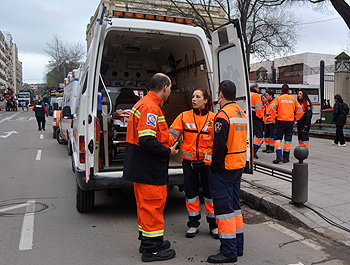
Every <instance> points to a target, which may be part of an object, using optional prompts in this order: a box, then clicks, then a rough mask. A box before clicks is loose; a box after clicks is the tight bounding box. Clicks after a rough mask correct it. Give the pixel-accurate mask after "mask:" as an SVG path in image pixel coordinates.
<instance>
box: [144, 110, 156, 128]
mask: <svg viewBox="0 0 350 265" xmlns="http://www.w3.org/2000/svg"><path fill="white" fill-rule="evenodd" d="M156 123H157V115H155V114H153V113H147V122H146V124H147V125H151V126H153V127H156Z"/></svg>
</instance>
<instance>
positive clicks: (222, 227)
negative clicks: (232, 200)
mask: <svg viewBox="0 0 350 265" xmlns="http://www.w3.org/2000/svg"><path fill="white" fill-rule="evenodd" d="M216 223H217V224H218V231H219V237H220V238H226V239H229V238H236V220H235V213H234V212H233V213H228V214H220V215H217V216H216Z"/></svg>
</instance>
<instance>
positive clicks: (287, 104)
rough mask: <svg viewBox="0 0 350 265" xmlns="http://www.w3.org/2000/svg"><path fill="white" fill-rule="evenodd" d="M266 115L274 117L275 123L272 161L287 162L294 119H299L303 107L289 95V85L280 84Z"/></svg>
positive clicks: (275, 162) (276, 162)
mask: <svg viewBox="0 0 350 265" xmlns="http://www.w3.org/2000/svg"><path fill="white" fill-rule="evenodd" d="M267 115H268V116H270V115H272V118H273V119H274V118H276V125H275V150H276V159H275V160H273V161H272V162H273V163H274V164H278V163H280V162H283V163H288V162H289V154H290V149H291V148H292V137H293V127H294V120H295V119H296V120H299V119H300V118H301V117H302V116H303V109H302V108H301V106H300V104H299V103H298V101H297V100H296V98H294V97H293V96H291V95H289V86H288V85H287V84H284V85H283V86H282V94H281V95H280V96H278V97H276V98H275V99H274V100H273V101H272V103H271V107H270V110H269V112H268V113H267ZM283 136H284V147H283V156H282V140H283Z"/></svg>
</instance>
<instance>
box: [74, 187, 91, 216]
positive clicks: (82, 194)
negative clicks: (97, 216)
mask: <svg viewBox="0 0 350 265" xmlns="http://www.w3.org/2000/svg"><path fill="white" fill-rule="evenodd" d="M94 207H95V191H93V190H89V191H85V190H82V189H81V188H79V185H78V183H77V197H76V208H77V210H78V212H79V213H86V212H91V211H93V210H94Z"/></svg>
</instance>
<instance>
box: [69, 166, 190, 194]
mask: <svg viewBox="0 0 350 265" xmlns="http://www.w3.org/2000/svg"><path fill="white" fill-rule="evenodd" d="M122 175H123V172H122V171H111V172H102V173H98V174H97V175H96V176H95V177H94V178H93V179H92V180H89V182H88V183H86V181H85V171H81V170H79V169H76V170H75V176H76V179H77V183H78V186H79V188H80V189H82V190H85V191H88V190H109V189H124V188H132V187H133V183H132V182H131V181H128V180H125V179H124V178H123V177H122ZM183 184H184V177H183V174H182V170H181V172H179V171H178V170H177V171H176V172H172V170H171V169H170V170H169V183H168V186H183Z"/></svg>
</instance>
